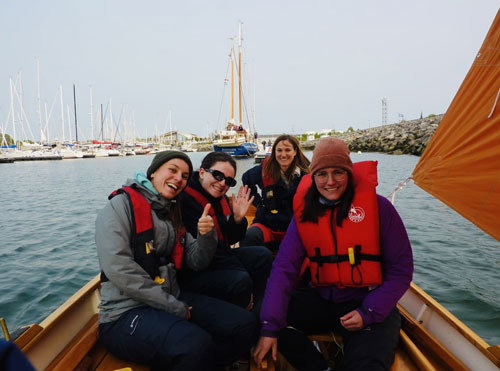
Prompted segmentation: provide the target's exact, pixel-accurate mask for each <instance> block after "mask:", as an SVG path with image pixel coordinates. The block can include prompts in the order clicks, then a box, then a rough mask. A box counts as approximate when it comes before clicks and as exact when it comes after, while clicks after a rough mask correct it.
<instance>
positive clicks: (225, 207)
mask: <svg viewBox="0 0 500 371" xmlns="http://www.w3.org/2000/svg"><path fill="white" fill-rule="evenodd" d="M184 192H186V193H187V194H188V195H190V196H191V197H193V198H194V199H195V201H196V202H197V203H198V204H200V205H201V207H202V208H205V206H206V204H208V203H209V201H208V199H207V198H206V197H205V196H204V195H203V194H201V193H200V192H199V191H197V190H196V189H194V188H192V187H190V186H186V188H184ZM220 204H221V206H222V214H223V216H224V218H225V219H226V220H227V219H228V218H229V217H230V216H231V215H233V212H232V211H231V207H229V203H228V202H227V198H226V197H225V196H222V197H221V200H220ZM208 214H209V215H210V216H211V217H212V219H213V220H214V223H215V230H216V231H217V238H218V239H219V241H224V242H225V243H226V244H227V245H229V241H228V240H227V237H226V236H224V234H223V233H222V229H221V227H220V224H219V220H218V219H217V216H216V215H215V211H214V208H213V205H212V207H211V208H210V211H209V212H208Z"/></svg>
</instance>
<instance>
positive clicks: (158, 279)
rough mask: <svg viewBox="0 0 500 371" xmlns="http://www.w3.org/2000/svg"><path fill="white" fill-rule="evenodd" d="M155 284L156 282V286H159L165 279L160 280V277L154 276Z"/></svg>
mask: <svg viewBox="0 0 500 371" xmlns="http://www.w3.org/2000/svg"><path fill="white" fill-rule="evenodd" d="M155 282H156V283H157V284H158V285H161V284H162V283H163V282H165V278H161V277H160V276H156V277H155Z"/></svg>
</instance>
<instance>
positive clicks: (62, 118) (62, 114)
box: [59, 84, 64, 144]
mask: <svg viewBox="0 0 500 371" xmlns="http://www.w3.org/2000/svg"><path fill="white" fill-rule="evenodd" d="M59 98H60V101H61V144H64V104H63V88H62V84H59Z"/></svg>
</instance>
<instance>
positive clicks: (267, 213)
mask: <svg viewBox="0 0 500 371" xmlns="http://www.w3.org/2000/svg"><path fill="white" fill-rule="evenodd" d="M307 173H309V160H308V159H307V157H306V156H305V155H304V153H302V150H301V149H300V144H299V141H298V140H297V138H295V137H294V136H292V135H280V136H279V137H278V138H276V140H275V141H274V144H273V148H272V152H271V155H270V156H269V157H268V158H266V159H265V160H264V162H263V163H262V164H260V165H258V166H255V167H253V168H252V169H250V170H248V171H246V172H245V173H244V174H243V177H242V181H243V184H244V185H247V186H248V187H249V188H250V190H251V195H252V196H253V197H254V201H253V204H254V205H255V206H256V207H257V213H256V214H255V219H254V221H253V224H252V225H251V226H250V228H249V229H248V231H247V234H246V236H245V238H244V239H243V240H242V241H241V242H240V245H241V246H255V245H265V246H266V247H268V248H269V249H271V250H274V251H276V250H277V249H278V248H279V244H280V242H281V240H282V239H283V236H284V235H285V232H286V229H287V228H288V224H290V220H291V219H292V215H293V210H292V201H293V196H294V195H295V192H296V191H297V187H298V185H299V183H300V180H301V179H302V177H303V176H304V175H305V174H307ZM257 187H259V188H260V192H261V193H260V194H259V192H258V191H257Z"/></svg>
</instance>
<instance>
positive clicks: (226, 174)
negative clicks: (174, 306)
mask: <svg viewBox="0 0 500 371" xmlns="http://www.w3.org/2000/svg"><path fill="white" fill-rule="evenodd" d="M235 174H236V162H235V161H234V159H233V158H232V157H231V156H230V155H228V154H227V153H223V152H211V153H209V154H208V155H206V156H205V158H204V159H203V160H202V162H201V166H200V169H199V171H195V172H194V173H193V175H192V176H191V178H190V180H189V183H188V186H187V187H186V189H185V190H184V192H183V193H182V194H181V195H180V199H181V208H182V218H183V221H184V223H185V225H186V228H187V230H188V232H190V233H197V231H198V219H199V218H200V215H202V213H203V210H204V208H205V206H206V205H207V204H211V205H212V207H211V210H210V215H211V216H212V218H213V220H214V223H215V229H216V231H217V237H218V245H217V251H216V254H215V257H214V259H213V260H212V263H211V265H210V266H209V267H208V268H207V269H205V270H203V271H198V272H196V271H194V270H189V269H187V270H183V272H182V274H181V287H182V288H183V289H185V290H189V291H193V292H199V293H204V294H205V295H209V296H212V297H215V298H219V299H223V300H226V301H229V302H231V303H233V304H236V305H239V306H240V307H243V308H248V309H251V308H252V307H254V311H255V312H256V313H258V310H259V308H260V302H261V300H262V297H263V294H264V290H265V284H266V280H267V277H268V276H269V272H270V270H271V264H272V256H271V253H270V251H269V250H268V249H266V248H265V247H264V246H246V247H244V248H243V247H240V248H235V249H232V248H231V245H233V244H235V243H236V242H238V241H240V240H241V239H242V238H243V237H244V236H245V233H246V230H247V227H248V222H247V220H246V218H245V215H246V213H247V211H248V207H249V206H250V204H251V203H252V201H253V197H251V196H250V190H249V189H248V187H246V186H244V187H243V186H242V187H240V188H239V190H238V195H237V196H236V197H235V196H234V194H233V204H232V208H231V206H230V205H229V199H228V197H227V196H226V193H227V192H228V191H229V189H230V188H231V187H234V186H236V180H235V179H234V176H235Z"/></svg>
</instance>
